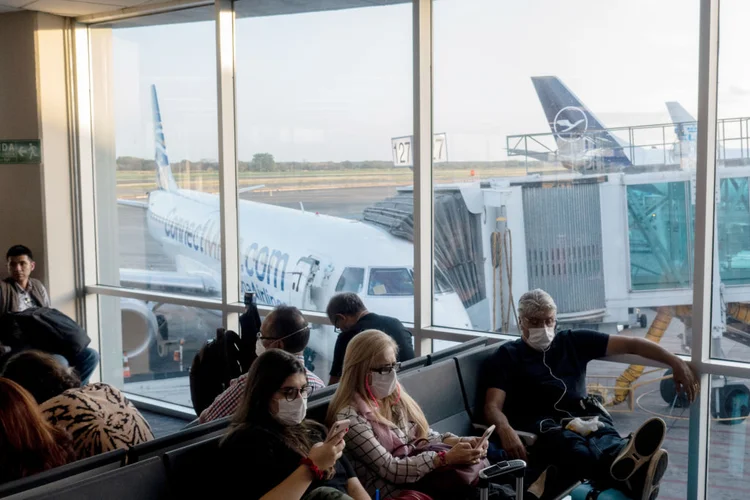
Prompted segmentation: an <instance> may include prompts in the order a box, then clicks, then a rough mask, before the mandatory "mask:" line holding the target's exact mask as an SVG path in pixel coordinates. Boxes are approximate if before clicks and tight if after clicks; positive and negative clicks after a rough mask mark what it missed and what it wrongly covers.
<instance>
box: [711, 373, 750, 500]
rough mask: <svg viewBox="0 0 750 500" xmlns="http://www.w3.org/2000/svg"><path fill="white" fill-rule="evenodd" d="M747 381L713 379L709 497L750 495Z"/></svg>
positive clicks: (728, 499) (729, 499)
mask: <svg viewBox="0 0 750 500" xmlns="http://www.w3.org/2000/svg"><path fill="white" fill-rule="evenodd" d="M749 385H750V384H748V380H746V379H737V378H731V377H721V376H717V377H714V378H713V379H712V381H711V410H710V411H711V429H710V434H709V447H708V485H707V487H706V498H710V499H713V498H717V499H721V500H735V499H736V500H740V499H745V498H747V497H748V495H750V427H748V423H747V417H748V413H750V389H748V386H749Z"/></svg>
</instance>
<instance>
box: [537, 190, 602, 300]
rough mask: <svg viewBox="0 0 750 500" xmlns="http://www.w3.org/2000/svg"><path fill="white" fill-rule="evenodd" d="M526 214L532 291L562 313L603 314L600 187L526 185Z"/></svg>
mask: <svg viewBox="0 0 750 500" xmlns="http://www.w3.org/2000/svg"><path fill="white" fill-rule="evenodd" d="M523 212H524V230H525V233H526V256H527V266H528V280H529V289H530V290H531V289H535V288H542V289H544V290H546V291H547V292H548V293H549V294H550V295H552V297H553V298H554V299H555V302H556V303H557V311H558V314H566V313H567V314H573V315H575V314H576V313H584V312H589V311H595V310H601V309H604V308H605V297H604V269H603V263H602V226H601V213H600V204H599V184H598V183H590V184H565V185H556V186H553V187H547V186H544V187H543V186H542V185H541V184H534V185H524V187H523Z"/></svg>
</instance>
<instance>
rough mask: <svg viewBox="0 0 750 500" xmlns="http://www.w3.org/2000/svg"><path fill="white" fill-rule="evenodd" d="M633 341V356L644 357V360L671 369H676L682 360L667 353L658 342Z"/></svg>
mask: <svg viewBox="0 0 750 500" xmlns="http://www.w3.org/2000/svg"><path fill="white" fill-rule="evenodd" d="M631 341H632V342H633V344H632V345H633V349H632V351H631V353H632V354H636V355H638V356H643V357H644V358H648V359H650V360H653V361H658V362H660V363H664V364H665V365H667V366H671V367H674V365H675V363H677V362H678V361H679V360H680V358H678V357H677V356H675V355H674V354H672V353H671V352H669V351H667V350H666V349H664V348H663V347H662V346H660V345H659V344H657V343H656V342H651V341H650V340H645V339H632V340H631Z"/></svg>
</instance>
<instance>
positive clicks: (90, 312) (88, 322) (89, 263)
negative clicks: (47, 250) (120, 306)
mask: <svg viewBox="0 0 750 500" xmlns="http://www.w3.org/2000/svg"><path fill="white" fill-rule="evenodd" d="M72 45H73V46H72V51H73V58H74V61H73V71H74V77H73V80H74V89H73V98H74V103H73V105H74V106H75V115H76V116H75V119H76V136H75V138H74V141H75V142H76V149H77V163H76V165H74V168H75V170H76V173H75V176H74V179H75V182H76V183H77V186H76V189H75V191H76V192H77V193H78V196H77V197H76V198H75V200H74V203H77V205H78V206H77V222H78V230H77V232H76V237H77V242H76V253H75V255H76V259H77V260H78V264H77V265H78V267H79V273H78V276H77V280H78V281H77V282H76V288H77V289H80V290H84V291H85V287H86V286H87V285H93V284H96V283H97V280H98V271H97V269H98V262H99V261H98V257H97V254H98V251H99V247H98V241H97V237H96V192H95V191H96V190H95V187H94V186H95V184H94V136H93V126H92V123H93V115H92V113H93V104H92V95H91V58H90V50H89V28H88V27H87V26H84V25H81V24H74V25H73V27H72ZM81 301H82V303H83V305H82V307H81V310H80V311H79V313H80V314H82V316H81V317H79V318H78V319H79V321H80V322H81V324H82V325H83V327H84V328H85V329H86V332H87V333H88V334H89V336H90V337H91V338H92V339H95V347H99V349H101V346H102V345H103V339H102V338H101V328H100V327H99V325H100V318H99V304H98V297H97V296H95V295H90V294H86V293H84V294H83V297H82V299H81ZM100 369H101V368H100Z"/></svg>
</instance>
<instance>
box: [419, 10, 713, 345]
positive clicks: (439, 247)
mask: <svg viewBox="0 0 750 500" xmlns="http://www.w3.org/2000/svg"><path fill="white" fill-rule="evenodd" d="M698 7H699V4H698V2H697V1H694V0H692V1H688V2H685V1H678V0H668V1H661V2H648V1H646V0H639V1H636V2H633V1H630V0H629V1H624V0H620V1H609V2H598V1H595V0H586V1H580V2H557V1H554V0H535V1H532V2H520V3H507V2H494V1H491V0H443V1H440V2H434V4H433V9H434V11H433V16H434V22H433V34H434V121H435V124H434V131H435V132H436V134H435V138H434V144H435V147H434V151H433V159H434V162H435V163H434V170H433V181H434V185H435V192H434V213H435V227H434V233H433V234H434V255H435V266H436V282H438V281H439V280H445V281H446V282H447V285H448V286H449V287H450V288H451V289H452V290H455V292H456V295H457V297H458V298H459V300H460V301H461V304H462V306H463V307H464V308H465V309H466V311H467V314H468V315H469V318H470V322H471V326H472V327H473V328H475V329H479V330H485V331H494V332H506V333H517V327H516V316H515V311H514V308H515V306H516V304H517V301H518V298H519V297H520V295H521V294H523V293H524V292H526V291H527V290H530V289H534V288H542V289H545V290H546V291H547V292H549V293H550V294H551V295H552V296H553V298H554V299H555V300H556V302H557V306H558V321H559V325H558V326H559V328H576V327H582V326H585V327H587V328H593V329H597V330H599V331H603V332H607V333H611V334H619V332H622V331H623V329H628V328H629V329H632V333H634V334H636V335H638V336H640V337H644V336H646V334H647V332H648V331H649V328H650V327H653V328H652V330H651V332H650V334H649V338H651V339H652V340H655V341H657V342H661V343H662V344H663V345H668V346H669V348H670V349H671V350H673V351H675V352H683V353H684V352H689V345H690V342H691V325H690V317H691V307H690V306H691V303H692V287H693V265H694V263H693V260H694V259H693V248H694V236H693V233H694V217H695V216H694V212H695V182H694V179H695V149H696V148H695V144H694V141H695V135H696V131H697V128H696V124H695V119H694V118H690V119H689V120H685V117H686V116H689V115H690V112H694V110H695V107H696V102H697V83H698V79H697V73H698V57H697V49H698V14H699V9H698ZM540 13H543V15H542V14H540ZM571 26H575V27H583V28H585V29H572V30H571V29H567V28H564V27H571ZM633 26H638V36H634V35H633ZM529 27H533V29H529ZM665 54H668V56H666V57H665ZM626 60H627V61H637V65H636V66H637V70H631V69H632V68H630V69H629V66H628V64H627V63H626ZM644 75H648V77H644ZM441 146H447V153H445V154H442V153H441V152H440V147H441ZM438 289H439V287H437V286H435V287H434V290H435V292H436V296H437V295H438ZM657 313H658V314H660V315H661V318H660V319H661V320H662V321H666V322H667V324H668V328H666V331H665V330H664V328H662V327H661V326H659V325H661V324H663V323H662V322H657V324H655V325H654V324H652V322H653V320H654V319H655V318H656V316H657ZM433 322H434V323H435V324H436V325H441V326H443V325H445V326H447V323H446V321H445V319H444V318H441V317H440V316H439V315H438V314H437V313H436V314H435V315H434V317H433Z"/></svg>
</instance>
